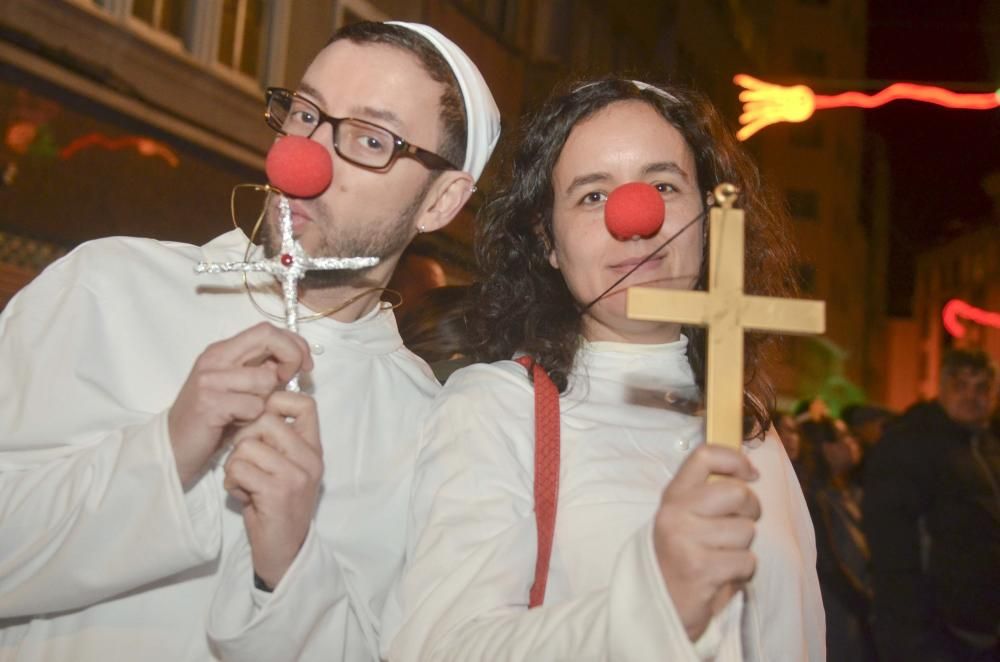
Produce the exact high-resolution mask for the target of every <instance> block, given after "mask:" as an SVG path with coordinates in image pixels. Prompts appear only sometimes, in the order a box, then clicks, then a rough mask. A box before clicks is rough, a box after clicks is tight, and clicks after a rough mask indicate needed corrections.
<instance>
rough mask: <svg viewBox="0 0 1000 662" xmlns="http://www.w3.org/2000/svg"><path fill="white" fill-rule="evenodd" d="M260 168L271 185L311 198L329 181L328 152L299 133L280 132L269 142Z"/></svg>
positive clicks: (294, 194) (331, 178) (330, 178)
mask: <svg viewBox="0 0 1000 662" xmlns="http://www.w3.org/2000/svg"><path fill="white" fill-rule="evenodd" d="M264 170H265V172H266V173H267V181H268V182H270V183H271V186H274V187H275V188H278V189H280V190H281V192H282V193H285V194H286V195H290V196H292V197H295V198H314V197H316V196H317V195H319V194H320V193H322V192H323V191H325V190H326V189H327V187H328V186H330V182H331V181H333V160H332V159H331V158H330V153H329V152H328V151H326V149H325V148H324V147H323V146H322V145H320V144H319V143H318V142H316V141H315V140H310V139H308V138H303V137H301V136H283V137H282V138H279V139H278V140H277V141H276V142H275V143H274V144H273V145H271V149H270V150H269V151H268V153H267V162H266V163H265V165H264Z"/></svg>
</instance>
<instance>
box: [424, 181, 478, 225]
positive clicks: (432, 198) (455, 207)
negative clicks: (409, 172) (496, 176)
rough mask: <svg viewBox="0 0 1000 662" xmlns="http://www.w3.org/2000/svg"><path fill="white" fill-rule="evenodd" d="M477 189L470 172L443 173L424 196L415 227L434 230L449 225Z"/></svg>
mask: <svg viewBox="0 0 1000 662" xmlns="http://www.w3.org/2000/svg"><path fill="white" fill-rule="evenodd" d="M475 190H476V186H475V184H474V183H473V181H472V177H471V176H470V175H469V173H467V172H461V171H459V170H447V171H445V172H443V173H441V175H439V176H438V178H437V180H435V182H434V183H433V184H432V185H431V188H430V190H428V191H427V195H426V196H425V197H424V204H423V205H422V206H421V211H420V214H418V215H417V218H416V219H415V220H416V227H415V228H414V229H415V230H416V231H418V232H434V231H435V230H440V229H441V228H443V227H444V226H446V225H448V223H450V222H451V220H452V219H453V218H455V216H456V215H457V214H458V212H459V211H461V209H462V207H464V206H465V203H466V202H468V201H469V197H470V196H471V195H472V192H473V191H475Z"/></svg>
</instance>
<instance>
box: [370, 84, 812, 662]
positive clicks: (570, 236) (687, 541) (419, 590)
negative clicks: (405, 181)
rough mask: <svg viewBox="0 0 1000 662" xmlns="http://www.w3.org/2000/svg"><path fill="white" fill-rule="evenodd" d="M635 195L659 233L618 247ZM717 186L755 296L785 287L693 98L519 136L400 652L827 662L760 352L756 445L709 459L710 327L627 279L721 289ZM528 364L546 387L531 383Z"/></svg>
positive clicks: (445, 403) (441, 454) (572, 112)
mask: <svg viewBox="0 0 1000 662" xmlns="http://www.w3.org/2000/svg"><path fill="white" fill-rule="evenodd" d="M636 181H638V182H643V183H646V184H648V185H649V186H651V187H652V188H653V190H655V191H656V192H657V193H658V195H659V198H660V199H661V200H662V201H663V205H664V208H665V211H666V216H665V218H666V220H665V222H664V223H663V224H662V226H661V227H658V228H656V229H655V231H654V232H652V233H651V234H650V235H649V236H646V237H637V238H634V239H633V238H632V237H628V238H626V239H624V240H621V239H618V238H616V237H615V236H614V235H612V234H611V233H609V231H608V230H607V229H606V227H605V221H604V205H605V201H606V200H607V197H608V195H609V194H610V193H611V192H612V191H613V190H615V189H616V188H617V187H619V186H620V185H622V184H625V183H628V182H636ZM724 181H728V182H731V183H734V184H736V185H737V186H739V187H740V189H741V190H742V191H743V192H744V194H743V205H742V206H743V207H744V209H745V210H746V212H747V223H748V226H747V246H748V262H747V282H748V289H749V290H750V291H752V292H753V293H756V294H768V295H773V294H780V293H784V292H785V291H786V286H787V284H788V283H789V282H791V279H790V278H789V277H788V273H789V271H788V264H789V261H788V258H787V255H786V253H785V250H786V249H785V248H784V246H785V236H784V235H783V234H782V231H781V228H780V226H778V225H777V221H778V216H777V215H776V213H775V212H774V211H773V208H772V207H771V206H770V205H769V204H768V202H767V200H766V199H765V198H764V197H763V196H762V194H761V193H760V182H759V181H758V177H757V174H756V171H755V170H754V168H753V166H752V165H751V163H750V162H749V160H748V159H747V157H746V156H745V155H744V154H743V152H742V151H740V149H739V148H738V147H737V145H736V143H735V141H734V140H733V139H732V137H731V136H730V134H729V133H728V132H727V131H726V130H725V128H724V127H723V126H722V123H721V121H720V120H719V118H718V116H717V114H716V113H715V112H714V110H712V109H711V108H710V107H709V106H708V105H707V103H706V102H704V101H702V100H701V99H700V98H699V97H697V96H695V95H693V94H691V93H689V92H685V91H682V90H674V89H670V90H662V89H656V88H652V87H650V86H648V85H646V84H644V83H637V82H633V81H626V80H619V79H608V80H600V81H596V82H591V83H589V84H586V85H582V86H579V87H577V88H576V89H574V90H573V91H571V92H569V93H568V94H565V95H562V96H559V97H556V98H554V99H552V100H550V101H549V102H548V103H547V104H546V105H545V106H544V107H543V108H542V109H541V111H540V112H539V113H538V114H536V115H535V116H534V117H533V118H532V119H531V120H530V121H529V122H528V123H527V125H526V127H525V129H524V135H523V137H522V140H521V143H520V145H519V148H518V149H517V152H516V155H515V157H514V162H513V171H512V173H511V179H510V181H509V183H508V184H507V186H506V188H504V189H503V190H502V191H501V192H500V194H499V196H498V197H497V198H496V199H495V200H493V201H492V202H491V203H490V204H489V205H488V207H487V208H486V209H485V213H484V219H483V222H482V224H481V228H480V234H479V236H478V237H477V258H478V260H479V263H480V267H481V269H482V271H483V280H482V282H481V283H480V284H479V285H478V302H477V303H476V305H475V306H474V309H473V310H472V311H471V312H470V323H471V324H472V332H473V336H474V338H473V340H474V344H473V349H474V351H475V352H476V354H477V357H478V358H479V359H480V360H487V361H494V363H491V364H479V365H473V366H470V367H468V368H464V369H462V370H460V371H458V372H456V373H455V374H454V375H452V377H451V379H450V380H449V382H448V384H447V385H446V387H445V388H444V389H443V391H442V392H441V394H440V396H439V398H438V400H437V401H436V405H435V407H434V412H433V414H432V416H431V417H430V419H429V421H428V423H427V425H426V428H425V431H424V440H423V444H424V445H423V447H422V450H421V459H420V461H419V466H418V470H417V478H416V482H415V485H414V492H413V495H412V496H413V498H412V502H411V503H412V511H411V512H412V520H411V525H412V526H411V531H410V537H411V540H410V546H409V550H408V551H409V565H408V567H407V569H406V570H405V571H404V575H403V578H402V580H401V581H400V583H399V585H398V587H397V591H396V596H395V598H394V600H393V602H392V604H390V606H389V608H388V613H387V615H386V624H387V626H388V632H387V633H386V636H387V640H388V637H390V636H391V635H392V633H393V632H396V631H397V630H398V634H397V636H396V637H395V638H394V639H393V640H392V645H391V647H388V648H387V652H388V654H389V659H391V660H417V659H420V660H479V659H484V660H505V659H510V660H597V659H611V660H616V661H618V660H658V659H669V660H699V659H707V658H714V659H741V658H745V659H769V660H806V659H808V660H819V659H822V656H823V611H822V606H821V604H820V599H819V590H818V586H817V582H816V576H815V571H814V569H813V565H814V561H815V548H814V545H813V542H812V531H811V527H810V523H809V515H808V513H807V511H806V509H805V505H804V503H803V501H802V496H801V492H800V491H799V488H798V485H797V481H796V478H795V474H794V472H793V471H792V469H791V467H790V466H789V464H788V460H787V458H786V456H785V453H784V452H783V451H782V450H781V446H780V442H779V441H777V439H776V438H774V437H773V435H768V436H767V438H765V439H762V438H763V437H764V430H765V429H767V427H768V422H767V412H768V407H769V404H771V403H770V402H769V401H770V400H771V399H772V398H771V397H770V390H769V388H768V387H767V383H766V380H765V379H764V376H763V373H762V370H761V366H760V352H761V349H762V348H761V345H760V343H759V342H758V340H757V339H756V338H754V337H753V336H750V337H749V338H748V342H747V350H748V351H747V360H746V363H747V365H746V373H745V374H747V375H748V376H749V377H750V379H749V382H748V384H747V389H746V394H747V396H746V413H747V441H746V444H745V446H744V448H745V452H743V453H740V452H736V451H731V450H728V449H724V448H721V447H711V448H709V447H706V446H704V445H703V443H702V441H703V434H704V432H703V428H704V425H703V419H702V418H699V417H698V416H697V415H694V413H693V412H695V410H697V408H698V400H699V397H700V393H701V392H702V387H703V385H704V356H705V336H704V334H703V333H702V332H701V331H699V330H696V329H681V328H680V327H679V326H678V325H676V324H668V323H660V322H643V321H635V320H630V319H628V318H627V317H626V315H625V305H624V299H625V296H624V290H625V288H626V287H628V286H633V285H639V284H643V285H650V286H655V287H667V288H679V289H691V288H696V287H700V286H701V285H702V284H704V283H705V282H706V280H707V279H706V272H705V264H704V263H705V252H706V250H707V248H706V246H707V244H706V237H705V226H706V224H705V222H704V213H705V211H706V203H707V198H706V193H707V192H708V191H711V190H712V189H713V188H714V187H715V185H717V184H718V183H720V182H724ZM675 235H676V237H675V238H674V239H673V240H672V241H670V242H669V243H667V244H666V245H665V246H664V247H663V248H662V250H659V251H657V249H658V248H659V247H660V246H661V245H662V244H664V242H665V240H667V239H669V238H671V237H674V236H675ZM646 257H650V259H648V260H646V261H644V262H643V258H646ZM640 263H641V264H640ZM623 277H624V280H622V278H623ZM619 280H622V282H620V283H617V284H616V282H617V281H619ZM609 288H610V292H608V290H609ZM515 355H525V356H527V357H530V359H532V360H534V361H535V362H537V365H538V366H540V367H541V368H542V369H543V371H544V372H545V373H547V377H546V376H544V375H543V376H541V377H539V376H538V373H537V372H534V373H533V374H535V375H536V378H535V380H534V382H535V384H534V385H533V384H532V381H531V380H529V377H528V375H529V373H528V371H527V370H526V369H525V367H524V366H522V365H520V364H519V363H517V362H514V361H510V360H509V359H511V358H512V357H513V356H515ZM549 379H551V382H553V383H554V384H555V387H554V389H557V390H558V392H559V397H558V406H559V410H560V424H559V430H560V433H561V438H562V450H561V464H560V467H559V472H558V509H557V512H556V516H555V531H554V536H553V540H552V548H551V557H550V558H551V565H550V568H549V573H548V575H547V577H542V584H541V586H542V588H543V590H544V602H543V603H542V604H541V605H540V606H537V607H534V608H532V609H527V606H528V602H529V591H530V590H531V586H532V582H533V580H534V579H535V578H536V570H537V567H536V561H538V560H539V559H540V558H543V557H545V558H549V557H548V555H545V554H544V551H545V550H544V547H545V545H544V544H543V545H539V544H538V541H539V536H538V530H536V524H537V523H538V522H539V521H540V519H539V520H536V512H535V498H534V483H533V477H534V475H535V460H534V457H533V454H534V450H535V429H534V425H535V422H536V413H535V406H534V404H533V403H534V402H535V400H534V392H535V391H534V389H535V387H536V386H537V387H539V388H540V389H543V392H544V387H545V382H547V381H548V380H549ZM541 411H542V410H539V412H541ZM542 416H543V414H542V413H539V418H541V417H542ZM758 472H759V477H758ZM712 473H715V474H721V475H723V476H727V477H729V478H730V479H729V480H715V481H709V480H708V477H709V475H710V474H712ZM748 485H749V486H748ZM758 518H759V519H758ZM751 540H753V544H752V549H751ZM540 550H541V552H542V556H539V552H540ZM541 574H542V575H544V573H541ZM751 577H752V579H751ZM532 597H534V592H532Z"/></svg>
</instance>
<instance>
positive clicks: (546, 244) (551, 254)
mask: <svg viewBox="0 0 1000 662" xmlns="http://www.w3.org/2000/svg"><path fill="white" fill-rule="evenodd" d="M535 235H536V236H537V237H538V238H539V239H540V240H541V242H542V250H543V251H544V253H545V259H547V260H548V261H549V264H551V265H552V268H553V269H558V268H559V258H558V257H556V251H555V248H553V246H552V240H551V239H549V233H548V231H546V229H545V226H544V225H542V223H541V221H539V222H538V223H536V224H535Z"/></svg>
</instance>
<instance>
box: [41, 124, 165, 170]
mask: <svg viewBox="0 0 1000 662" xmlns="http://www.w3.org/2000/svg"><path fill="white" fill-rule="evenodd" d="M93 147H100V148H102V149H107V150H111V151H118V150H121V149H127V148H134V149H135V150H136V151H137V152H138V153H139V154H141V155H142V156H148V157H151V158H152V157H159V158H161V159H163V160H164V161H166V162H167V165H169V166H170V167H171V168H176V167H177V166H179V165H180V163H181V160H180V159H179V158H178V157H177V154H176V153H175V152H174V151H173V150H172V149H170V148H169V147H167V146H166V145H164V144H163V143H161V142H159V141H157V140H153V139H152V138H144V137H143V136H122V137H120V138H112V137H111V136H108V135H105V134H103V133H88V134H86V135H83V136H80V137H79V138H77V139H75V140H74V141H73V142H71V143H70V144H68V145H66V146H65V147H63V148H62V149H61V150H60V151H59V158H60V159H63V160H64V161H65V160H67V159H71V158H73V156H74V155H75V154H76V153H77V152H80V151H82V150H85V149H90V148H93Z"/></svg>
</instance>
